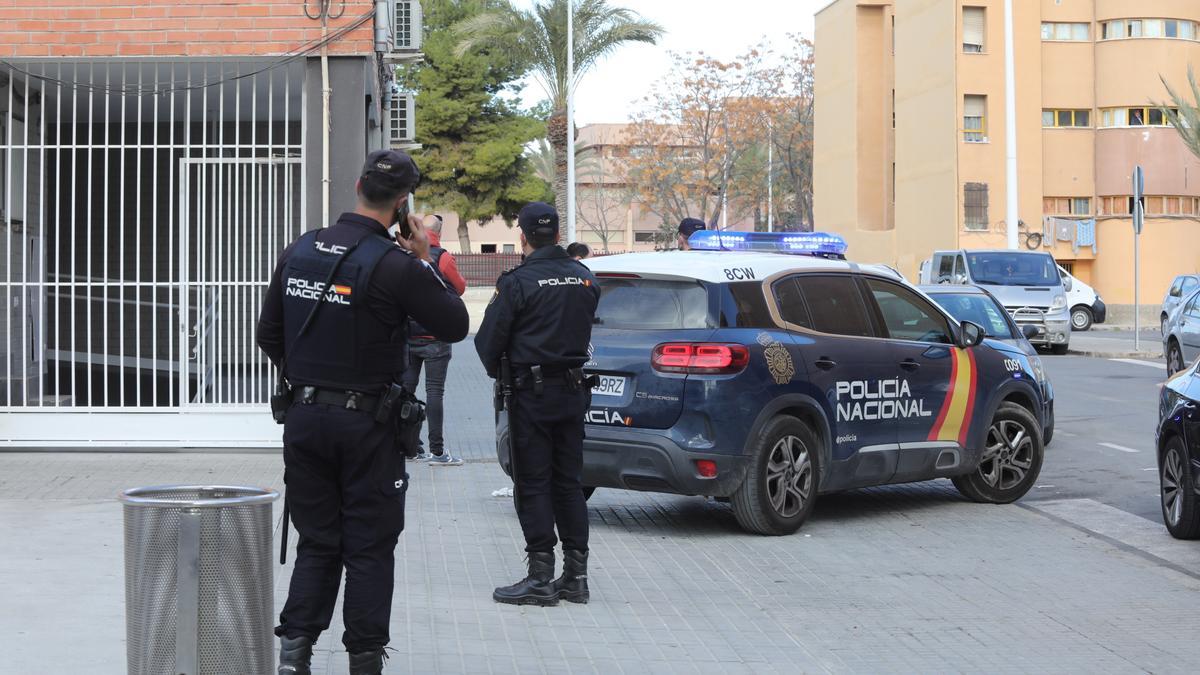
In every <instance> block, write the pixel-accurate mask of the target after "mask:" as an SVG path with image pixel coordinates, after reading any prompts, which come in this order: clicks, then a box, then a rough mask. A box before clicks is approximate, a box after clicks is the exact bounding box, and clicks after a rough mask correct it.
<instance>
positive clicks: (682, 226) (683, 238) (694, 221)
mask: <svg viewBox="0 0 1200 675" xmlns="http://www.w3.org/2000/svg"><path fill="white" fill-rule="evenodd" d="M707 229H708V226H707V225H705V224H704V221H703V220H700V219H699V218H684V219H683V220H681V221H679V235H678V237H676V240H677V241H678V242H679V250H680V251H690V250H692V246H691V244H689V243H688V237H691V236H692V235H693V234H695V233H696V232H698V231H700V230H707Z"/></svg>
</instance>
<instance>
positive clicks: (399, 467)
mask: <svg viewBox="0 0 1200 675" xmlns="http://www.w3.org/2000/svg"><path fill="white" fill-rule="evenodd" d="M418 180H419V173H418V171H417V167H416V165H415V164H413V161H412V159H411V158H410V157H409V156H408V155H406V154H403V153H399V152H395V151H391V150H380V151H376V152H373V153H371V154H370V155H369V156H368V157H367V161H366V164H365V165H364V166H363V171H362V176H361V177H360V178H359V179H358V184H357V192H358V205H357V207H356V208H355V210H354V211H353V212H350V213H343V214H342V215H341V216H340V217H339V218H338V220H337V222H336V223H335V224H334V225H333V226H331V227H329V228H327V229H322V230H314V231H311V232H307V233H305V234H304V235H302V236H301V237H300V238H299V239H297V240H296V241H295V242H293V243H292V244H291V245H290V246H288V248H287V250H285V251H284V252H283V255H282V256H281V257H280V259H279V263H278V265H277V267H276V268H275V273H274V276H273V277H272V279H271V284H270V287H269V288H268V289H267V295H266V299H265V300H264V303H263V309H262V314H261V316H260V317H259V322H258V344H259V347H261V348H262V350H263V351H264V352H266V354H267V355H268V356H269V357H270V358H271V361H272V362H273V363H275V364H276V365H277V366H279V365H282V367H283V370H284V373H285V374H286V377H287V380H288V382H289V383H290V384H291V386H292V392H293V396H294V403H293V404H292V405H291V407H290V408H289V409H287V413H286V414H287V417H286V422H285V423H284V430H283V443H284V455H283V459H284V482H285V483H286V484H287V496H286V499H287V505H288V508H289V509H290V511H291V515H292V521H293V523H294V524H295V526H296V530H297V531H298V532H299V533H300V540H299V543H298V546H297V548H296V553H297V555H296V563H295V569H294V570H293V571H292V580H291V587H290V589H289V591H288V599H287V603H286V604H285V605H284V608H283V612H282V613H281V614H280V616H279V626H278V627H276V629H275V634H276V635H278V636H279V637H280V639H281V640H280V641H281V647H280V652H279V662H280V666H279V672H280V673H289V674H290V673H301V674H303V673H309V672H310V669H309V663H310V660H311V658H312V648H313V643H315V642H316V640H317V637H318V636H319V635H320V634H321V632H322V631H324V630H326V629H327V628H329V621H330V619H331V618H332V616H333V607H334V603H335V602H336V601H337V595H338V585H339V583H340V582H341V577H342V570H343V568H344V569H345V571H346V592H345V605H344V611H343V618H344V622H345V625H346V631H345V633H344V634H343V636H342V642H343V643H344V644H345V646H346V650H347V651H348V652H349V655H350V673H351V674H352V675H374V674H375V673H380V672H382V669H383V648H384V646H385V645H386V644H387V643H388V639H389V636H388V623H389V620H390V615H391V606H392V585H393V571H394V567H395V560H394V552H395V548H396V542H397V538H398V537H399V535H400V532H401V530H403V529H404V494H405V490H406V489H407V487H408V474H407V473H405V471H404V454H403V453H404V452H405V449H403V448H399V447H398V444H397V435H396V427H395V425H394V424H393V423H391V421H386V422H378V421H376V418H377V414H376V412H377V409H378V408H379V407H380V405H381V401H382V400H383V397H382V393H383V392H384V391H386V390H387V388H389V387H390V385H392V384H393V383H396V382H399V378H400V377H401V375H402V372H403V370H404V367H405V341H406V336H405V328H406V326H407V325H408V318H409V317H410V316H411V317H412V318H414V319H416V320H417V321H420V322H421V324H423V325H424V326H425V328H426V329H427V330H428V331H429V332H430V333H431V334H433V335H435V336H436V337H437V338H438V339H439V340H444V341H446V342H457V341H459V340H462V339H463V338H464V337H465V336H466V334H467V323H468V320H467V310H466V307H465V306H464V305H463V303H462V300H460V299H459V298H458V295H457V294H455V293H454V292H453V291H451V290H448V289H447V288H446V286H445V285H444V284H443V283H442V281H441V280H440V279H439V278H438V277H437V275H435V274H434V272H433V271H432V269H431V268H430V267H429V263H428V260H429V241H428V239H427V238H426V235H425V233H424V231H423V229H422V226H421V220H420V219H419V218H417V217H415V216H408V220H409V226H410V227H411V229H412V236H411V238H408V239H400V238H397V239H396V240H393V239H392V238H391V237H390V236H389V235H388V227H389V226H390V225H392V224H394V223H396V222H397V219H398V218H399V216H400V215H401V211H400V207H401V205H402V203H403V202H404V200H405V199H406V198H407V196H408V194H409V193H410V192H411V191H412V189H413V188H414V187H415V186H416V184H417V182H418ZM397 243H399V244H400V245H399V246H398V245H397ZM402 247H403V248H402ZM405 249H407V250H405ZM335 264H336V265H338V267H337V269H336V270H334V269H333V267H334V265H335ZM335 271H336V275H334V274H333V272H335ZM327 279H331V281H330V282H329V284H328V287H326V285H325V284H326V280H327ZM318 302H320V303H321V305H320V309H319V311H317V312H316V313H315V314H314V313H313V311H314V307H315V306H316V303H318ZM310 317H311V320H310ZM306 322H309V325H308V326H307V328H306V329H305V330H303V331H302V330H301V329H302V326H304V324H305V323H306Z"/></svg>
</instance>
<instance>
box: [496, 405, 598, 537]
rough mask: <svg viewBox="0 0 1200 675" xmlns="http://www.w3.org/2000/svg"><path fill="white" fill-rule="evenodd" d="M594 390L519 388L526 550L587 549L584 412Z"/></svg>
mask: <svg viewBox="0 0 1200 675" xmlns="http://www.w3.org/2000/svg"><path fill="white" fill-rule="evenodd" d="M589 398H590V395H589V394H588V392H586V391H579V390H572V389H570V388H568V387H566V386H565V385H553V384H547V385H546V386H545V390H544V391H543V392H542V394H541V395H538V394H536V393H535V392H534V391H532V390H520V391H517V392H515V396H514V399H515V400H514V404H513V408H514V410H513V411H512V413H511V414H510V416H509V420H510V421H511V423H512V431H511V433H512V434H513V445H514V446H515V452H516V459H517V462H516V464H517V475H516V476H515V478H514V482H515V483H516V487H517V495H516V497H517V517H518V519H520V521H521V530H522V531H523V532H524V533H525V550H526V551H528V552H535V551H552V550H554V545H555V544H556V543H557V541H558V540H557V539H556V538H555V536H554V531H555V526H557V528H558V536H559V537H561V538H562V543H563V548H564V549H573V550H578V551H586V550H588V516H587V501H586V500H585V499H584V498H583V484H582V483H581V482H580V474H581V473H582V471H583V416H584V414H585V413H586V412H587V406H588V404H589V401H588V399H589Z"/></svg>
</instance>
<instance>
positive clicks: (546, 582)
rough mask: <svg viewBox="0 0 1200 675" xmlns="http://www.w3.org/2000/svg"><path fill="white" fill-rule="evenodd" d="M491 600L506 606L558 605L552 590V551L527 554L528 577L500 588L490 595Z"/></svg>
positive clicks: (556, 596)
mask: <svg viewBox="0 0 1200 675" xmlns="http://www.w3.org/2000/svg"><path fill="white" fill-rule="evenodd" d="M492 599H493V600H495V601H496V602H503V603H505V604H508V605H541V606H543V607H550V606H553V605H557V604H558V593H556V592H555V590H554V551H535V552H533V553H530V554H529V575H528V576H526V577H525V578H524V579H522V580H520V581H518V582H517V583H515V584H513V585H512V586H502V587H500V588H497V589H496V590H495V591H494V592H493V593H492Z"/></svg>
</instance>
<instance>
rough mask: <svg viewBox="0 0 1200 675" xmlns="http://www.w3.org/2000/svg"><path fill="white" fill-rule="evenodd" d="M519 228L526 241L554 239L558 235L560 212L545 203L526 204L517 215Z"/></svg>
mask: <svg viewBox="0 0 1200 675" xmlns="http://www.w3.org/2000/svg"><path fill="white" fill-rule="evenodd" d="M517 226H518V227H520V228H521V231H522V232H524V233H525V238H526V239H529V240H532V239H535V238H537V239H543V240H544V239H554V238H555V237H556V236H557V235H558V211H555V210H554V207H553V206H550V205H549V204H546V203H544V202H532V203H529V204H526V205H525V207H524V208H522V209H521V212H520V213H519V214H517Z"/></svg>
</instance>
